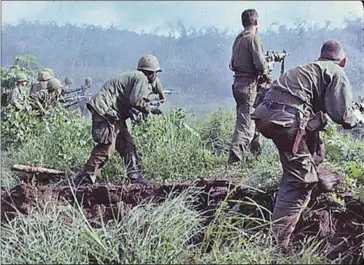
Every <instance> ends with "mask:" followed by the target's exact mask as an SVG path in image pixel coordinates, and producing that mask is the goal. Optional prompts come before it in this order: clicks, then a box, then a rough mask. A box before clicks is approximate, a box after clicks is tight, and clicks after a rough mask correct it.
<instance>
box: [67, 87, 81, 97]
mask: <svg viewBox="0 0 364 265" xmlns="http://www.w3.org/2000/svg"><path fill="white" fill-rule="evenodd" d="M83 89H84V87H78V88H74V89H70V90H67V91H65V90H63V92H62V95H68V94H72V93H75V92H79V91H83Z"/></svg>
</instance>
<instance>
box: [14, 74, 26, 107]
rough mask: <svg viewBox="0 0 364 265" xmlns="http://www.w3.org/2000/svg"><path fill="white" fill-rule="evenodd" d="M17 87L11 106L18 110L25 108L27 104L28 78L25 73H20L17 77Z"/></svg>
mask: <svg viewBox="0 0 364 265" xmlns="http://www.w3.org/2000/svg"><path fill="white" fill-rule="evenodd" d="M15 82H16V87H15V88H14V89H13V90H12V93H11V96H10V104H11V105H12V106H13V107H15V108H16V109H17V110H20V109H22V108H23V107H24V105H25V103H26V86H27V83H28V78H27V76H26V75H25V74H24V73H18V74H17V75H16V77H15Z"/></svg>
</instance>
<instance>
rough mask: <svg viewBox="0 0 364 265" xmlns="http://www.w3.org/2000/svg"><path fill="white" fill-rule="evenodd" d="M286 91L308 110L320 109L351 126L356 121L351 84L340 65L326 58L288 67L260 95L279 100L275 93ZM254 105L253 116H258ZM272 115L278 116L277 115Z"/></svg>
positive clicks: (355, 123)
mask: <svg viewBox="0 0 364 265" xmlns="http://www.w3.org/2000/svg"><path fill="white" fill-rule="evenodd" d="M277 92H279V93H280V92H283V93H288V94H289V95H291V96H293V98H295V99H297V100H298V102H301V105H302V106H303V108H304V109H308V110H309V112H310V113H311V114H314V113H316V112H319V111H322V112H324V113H327V114H328V115H329V117H330V118H331V119H332V120H333V121H334V122H336V123H339V124H341V125H343V126H344V127H354V126H355V125H357V123H358V122H359V121H358V120H357V119H356V118H355V115H353V113H352V111H351V110H352V106H353V95H352V87H351V85H350V82H349V80H348V77H347V75H346V74H345V72H344V70H343V68H342V67H340V66H339V65H337V64H336V63H334V62H333V61H328V60H319V61H315V62H312V63H308V64H304V65H300V66H297V67H295V68H292V69H291V70H289V71H287V72H285V73H284V74H282V75H281V76H280V77H279V78H278V79H277V80H275V81H274V82H273V84H272V87H271V89H270V90H269V91H268V92H267V93H266V95H265V97H264V99H268V100H269V99H270V100H276V101H280V102H282V103H289V102H286V101H285V99H283V98H280V97H279V93H277ZM259 112H260V110H259V108H258V107H257V109H256V110H255V112H254V114H253V117H254V118H263V117H262V116H260V115H259V114H260V113H259ZM275 119H277V120H279V118H278V117H275Z"/></svg>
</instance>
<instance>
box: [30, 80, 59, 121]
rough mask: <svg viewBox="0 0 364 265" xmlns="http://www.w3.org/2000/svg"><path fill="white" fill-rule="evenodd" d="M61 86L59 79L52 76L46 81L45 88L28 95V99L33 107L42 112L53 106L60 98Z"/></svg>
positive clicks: (44, 112)
mask: <svg viewBox="0 0 364 265" xmlns="http://www.w3.org/2000/svg"><path fill="white" fill-rule="evenodd" d="M62 90H63V86H62V83H61V81H60V80H58V79H57V78H52V79H51V80H49V82H47V89H46V90H45V89H43V90H40V91H38V92H37V93H35V94H32V95H30V96H29V101H30V104H31V106H32V108H33V109H39V110H40V111H41V112H42V114H46V111H47V110H49V109H51V108H53V107H54V105H55V103H57V102H58V101H59V100H60V96H61V94H62Z"/></svg>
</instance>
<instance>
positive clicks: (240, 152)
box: [228, 9, 272, 165]
mask: <svg viewBox="0 0 364 265" xmlns="http://www.w3.org/2000/svg"><path fill="white" fill-rule="evenodd" d="M241 20H242V24H243V26H244V30H243V31H242V32H241V33H240V34H239V35H238V36H237V37H236V39H235V41H234V44H233V47H232V57H231V61H230V65H229V66H230V69H231V70H232V71H234V72H235V74H234V83H233V86H232V90H233V95H234V99H235V101H236V125H235V131H234V135H233V139H232V143H231V147H230V151H229V158H228V165H237V164H239V163H240V162H242V161H243V160H244V159H245V157H246V154H247V152H248V150H247V149H248V147H249V145H250V143H251V141H252V140H253V137H254V132H255V124H254V122H253V121H252V120H251V117H250V115H251V113H252V112H253V110H254V109H253V104H254V101H255V98H256V95H257V83H258V78H259V77H260V76H261V78H262V79H264V80H265V81H266V82H267V83H271V82H272V78H271V76H270V75H269V68H268V63H267V62H266V60H265V57H264V55H263V47H262V41H261V39H260V37H259V36H258V35H257V33H258V27H259V26H258V13H257V11H256V10H255V9H247V10H245V11H244V12H243V13H242V14H241ZM254 146H255V149H257V150H251V151H252V152H253V153H257V152H259V151H258V149H259V148H260V147H259V146H257V145H254Z"/></svg>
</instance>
